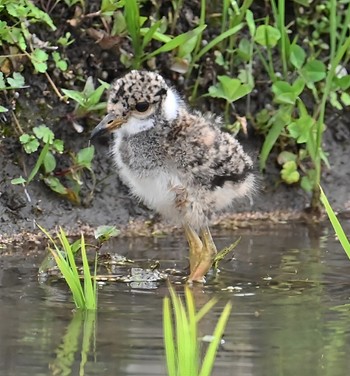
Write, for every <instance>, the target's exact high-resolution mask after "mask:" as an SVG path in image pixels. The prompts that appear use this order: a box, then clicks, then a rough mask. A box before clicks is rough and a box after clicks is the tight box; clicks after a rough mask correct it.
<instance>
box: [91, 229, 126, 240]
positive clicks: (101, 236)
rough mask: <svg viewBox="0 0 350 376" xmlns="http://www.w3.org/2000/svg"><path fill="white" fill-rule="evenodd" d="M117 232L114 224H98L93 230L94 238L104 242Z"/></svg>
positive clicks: (117, 233)
mask: <svg viewBox="0 0 350 376" xmlns="http://www.w3.org/2000/svg"><path fill="white" fill-rule="evenodd" d="M119 234H120V231H119V230H118V229H117V228H116V227H115V226H98V227H97V229H96V230H95V231H94V236H95V239H98V240H99V241H100V242H105V241H107V240H109V239H110V238H113V237H116V236H118V235H119Z"/></svg>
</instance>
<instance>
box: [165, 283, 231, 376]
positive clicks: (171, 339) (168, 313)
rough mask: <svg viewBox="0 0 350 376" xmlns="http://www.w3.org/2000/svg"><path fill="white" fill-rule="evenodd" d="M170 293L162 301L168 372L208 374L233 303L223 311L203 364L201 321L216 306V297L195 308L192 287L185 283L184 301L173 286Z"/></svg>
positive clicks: (192, 375) (189, 375) (173, 375)
mask: <svg viewBox="0 0 350 376" xmlns="http://www.w3.org/2000/svg"><path fill="white" fill-rule="evenodd" d="M170 297H171V298H169V297H165V298H164V302H163V327H164V343H165V353H166V362H167V368H168V375H169V376H177V375H186V376H209V375H210V374H211V371H212V369H213V366H214V362H215V357H216V352H217V349H218V346H219V344H220V341H221V337H222V335H223V332H224V329H225V326H226V323H227V320H228V318H229V316H230V312H231V303H227V304H226V306H225V308H224V310H223V311H222V313H221V316H220V318H219V320H218V322H217V325H216V327H215V330H214V333H213V339H212V341H211V343H210V344H209V347H208V349H207V351H206V354H205V355H204V358H203V361H202V365H201V366H200V350H201V346H200V342H199V340H198V323H199V321H200V320H201V319H202V318H203V317H204V316H205V315H206V314H207V313H208V312H209V311H210V310H211V309H212V308H213V306H214V305H215V304H216V300H215V299H212V300H210V301H209V302H208V303H206V304H205V305H204V306H203V307H202V308H201V309H200V310H199V311H198V312H196V310H195V304H194V299H193V295H192V292H191V290H190V288H189V287H187V286H186V287H185V302H186V303H185V304H184V303H183V301H182V300H181V298H180V297H179V296H178V295H176V293H175V291H174V290H173V289H172V288H171V287H170ZM171 306H172V308H173V314H172V309H171Z"/></svg>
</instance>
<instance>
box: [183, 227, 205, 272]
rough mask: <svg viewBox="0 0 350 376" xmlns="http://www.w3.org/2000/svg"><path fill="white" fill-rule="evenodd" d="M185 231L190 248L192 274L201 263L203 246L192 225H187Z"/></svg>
mask: <svg viewBox="0 0 350 376" xmlns="http://www.w3.org/2000/svg"><path fill="white" fill-rule="evenodd" d="M184 229H185V235H186V239H187V241H188V245H189V247H190V272H191V274H192V272H193V271H194V270H195V269H196V268H197V265H198V264H199V263H200V261H201V256H202V251H203V244H202V241H201V240H200V238H199V236H198V234H197V233H196V231H194V229H193V228H192V227H191V226H190V225H185V226H184Z"/></svg>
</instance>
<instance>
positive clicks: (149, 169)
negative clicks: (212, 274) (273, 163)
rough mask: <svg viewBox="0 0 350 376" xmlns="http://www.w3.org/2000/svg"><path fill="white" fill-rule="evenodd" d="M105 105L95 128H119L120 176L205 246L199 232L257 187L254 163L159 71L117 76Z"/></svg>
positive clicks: (115, 149)
mask: <svg viewBox="0 0 350 376" xmlns="http://www.w3.org/2000/svg"><path fill="white" fill-rule="evenodd" d="M107 111H108V115H107V116H106V118H105V119H104V120H103V121H102V122H101V123H100V124H99V125H98V126H97V127H96V128H95V130H94V134H93V135H95V134H96V133H100V132H101V131H104V130H105V129H108V130H110V131H113V132H114V141H113V146H112V153H113V156H114V161H115V163H116V166H117V168H118V172H119V175H120V177H121V179H122V180H123V181H124V183H125V184H126V185H128V186H129V188H130V190H131V192H132V194H133V195H135V196H136V197H137V198H139V199H140V200H142V201H143V202H144V203H145V204H146V205H147V206H149V207H150V208H152V209H154V210H156V211H158V212H159V213H161V214H162V215H163V216H164V217H166V218H168V219H170V220H172V221H175V222H177V223H181V224H182V225H183V226H184V227H185V229H187V232H186V233H187V234H188V231H190V235H189V237H190V238H189V237H187V238H188V240H189V243H190V247H191V241H192V240H193V239H194V238H195V240H196V242H197V243H198V246H200V244H201V243H200V240H198V241H197V237H198V236H197V237H196V235H197V232H198V231H202V232H203V231H204V230H203V229H207V225H208V223H207V222H208V218H210V216H211V214H212V213H214V212H216V211H218V210H222V209H225V208H227V207H229V206H230V205H231V204H232V202H233V201H234V200H235V199H239V198H242V197H244V196H249V195H250V194H251V193H252V192H253V190H254V181H255V179H254V174H253V172H252V169H253V163H252V160H251V158H250V157H249V155H248V154H246V153H245V152H244V150H243V148H242V146H241V145H240V143H239V142H238V141H237V140H236V139H235V138H234V137H232V136H231V135H230V134H228V133H225V132H222V131H221V130H220V127H221V121H220V119H219V118H217V117H215V116H213V115H212V114H205V115H203V114H202V113H200V112H197V111H191V110H189V109H188V107H187V106H186V105H185V103H184V102H183V101H182V100H181V99H180V97H179V95H178V94H177V92H176V91H175V90H174V89H173V88H172V87H169V86H168V85H167V84H166V82H165V80H164V79H163V78H162V77H161V76H160V75H158V74H156V73H152V72H144V71H143V72H140V71H131V72H130V73H128V74H127V75H125V76H124V77H123V78H120V79H118V80H116V81H115V82H114V83H112V85H111V90H110V94H109V99H108V106H107ZM188 229H190V230H188ZM192 231H193V234H194V235H193V234H192ZM204 232H205V231H204ZM207 232H208V233H209V235H210V232H209V230H208V229H207ZM191 234H192V235H193V239H192V238H191V236H192V235H191ZM191 239H192V240H191ZM198 239H199V238H198ZM210 239H211V237H210ZM193 241H194V240H193ZM193 241H192V242H193ZM205 243H206V242H205V241H203V244H204V245H203V247H204V248H205ZM210 247H211V252H212V253H213V252H214V251H215V252H216V249H214V248H215V246H214V245H213V244H212V245H210ZM210 247H209V248H210ZM215 252H214V253H215ZM197 253H198V252H197ZM192 274H193V273H192ZM197 274H198V273H197ZM197 274H196V276H195V278H193V279H194V280H197V279H198V278H197ZM199 274H200V273H199ZM200 277H201V276H200ZM199 279H200V278H199Z"/></svg>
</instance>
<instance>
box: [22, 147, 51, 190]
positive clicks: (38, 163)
mask: <svg viewBox="0 0 350 376" xmlns="http://www.w3.org/2000/svg"><path fill="white" fill-rule="evenodd" d="M49 147H50V144H48V143H47V144H45V146H44V147H43V149H42V150H41V152H40V154H39V157H38V159H37V161H36V163H35V166H34V167H33V169H32V171H31V172H30V174H29V177H28V179H27V184H29V183H30V182H31V181H32V180H33V179H34V177H35V175H36V174H37V173H38V171H39V169H40V167H41V166H42V164H43V163H44V159H45V157H46V154H47V152H48V151H49Z"/></svg>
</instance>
